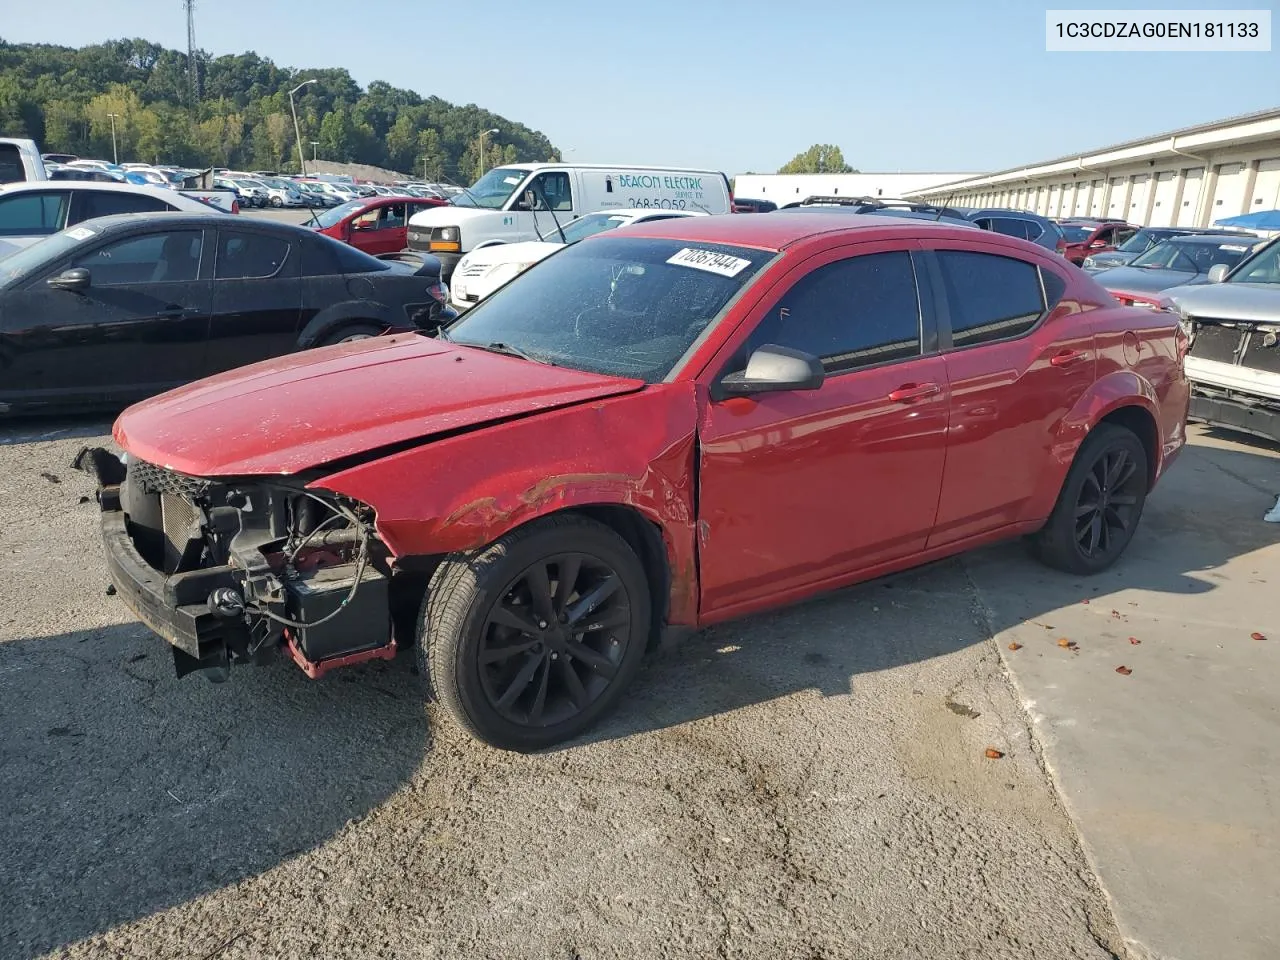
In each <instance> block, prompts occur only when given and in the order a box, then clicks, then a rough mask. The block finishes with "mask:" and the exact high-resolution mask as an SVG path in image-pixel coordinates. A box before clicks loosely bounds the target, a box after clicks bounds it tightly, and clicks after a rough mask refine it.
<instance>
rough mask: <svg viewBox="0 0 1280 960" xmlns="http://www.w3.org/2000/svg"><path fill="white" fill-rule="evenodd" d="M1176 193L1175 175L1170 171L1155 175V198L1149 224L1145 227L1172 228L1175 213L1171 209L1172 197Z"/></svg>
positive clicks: (1176, 182)
mask: <svg viewBox="0 0 1280 960" xmlns="http://www.w3.org/2000/svg"><path fill="white" fill-rule="evenodd" d="M1177 192H1178V181H1177V175H1176V174H1175V173H1174V172H1173V171H1172V170H1168V171H1166V172H1164V173H1157V174H1156V185H1155V197H1154V201H1153V203H1152V204H1151V222H1150V223H1148V224H1147V226H1149V227H1171V226H1173V218H1174V215H1175V214H1176V213H1177V211H1176V210H1174V209H1173V195H1174V194H1175V193H1177Z"/></svg>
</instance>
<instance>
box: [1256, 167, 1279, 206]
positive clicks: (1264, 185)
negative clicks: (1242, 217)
mask: <svg viewBox="0 0 1280 960" xmlns="http://www.w3.org/2000/svg"><path fill="white" fill-rule="evenodd" d="M1262 210H1280V157H1278V158H1276V159H1275V160H1263V161H1262V162H1261V163H1259V164H1258V176H1257V177H1256V178H1255V179H1254V181H1253V199H1252V202H1250V204H1249V213H1258V212H1260V211H1262Z"/></svg>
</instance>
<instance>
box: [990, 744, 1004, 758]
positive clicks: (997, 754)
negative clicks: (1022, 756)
mask: <svg viewBox="0 0 1280 960" xmlns="http://www.w3.org/2000/svg"><path fill="white" fill-rule="evenodd" d="M1003 756H1004V754H1003V753H1001V752H1000V751H999V750H997V749H996V748H995V747H987V759H988V760H999V759H1000V758H1001V757H1003Z"/></svg>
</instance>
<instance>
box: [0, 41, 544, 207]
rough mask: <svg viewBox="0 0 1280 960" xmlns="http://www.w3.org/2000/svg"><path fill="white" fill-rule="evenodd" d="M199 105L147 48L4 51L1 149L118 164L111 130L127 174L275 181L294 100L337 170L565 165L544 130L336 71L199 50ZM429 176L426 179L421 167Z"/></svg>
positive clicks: (2, 47) (177, 66) (8, 47)
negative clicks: (24, 141) (141, 165)
mask: <svg viewBox="0 0 1280 960" xmlns="http://www.w3.org/2000/svg"><path fill="white" fill-rule="evenodd" d="M196 62H197V63H198V65H199V68H200V70H199V72H200V80H201V87H202V90H203V96H202V99H201V101H200V102H199V103H198V104H196V105H192V104H190V103H189V102H188V74H187V54H186V51H185V50H184V51H178V50H168V49H165V48H163V47H162V46H160V45H159V44H154V43H151V42H149V41H146V40H141V39H132V40H130V39H123V40H109V41H107V42H105V43H100V44H93V45H90V46H87V47H81V48H80V49H72V48H70V47H61V46H55V45H53V44H14V43H6V42H4V41H3V40H0V136H25V137H32V138H34V139H36V140H37V141H39V142H40V146H41V149H43V150H46V151H49V152H59V153H62V152H65V153H75V154H79V155H81V156H88V157H110V156H111V120H112V115H114V118H115V127H116V143H117V145H118V148H119V155H120V159H121V160H122V161H125V160H145V161H151V162H155V161H157V160H160V161H167V162H170V163H181V164H185V165H189V166H198V167H206V166H214V165H216V166H226V167H232V168H240V169H246V168H247V169H257V168H259V167H263V168H266V167H270V168H273V169H279V168H281V167H283V166H284V165H285V164H292V163H294V162H295V158H296V156H297V149H296V145H295V144H294V132H293V121H292V117H291V116H290V115H289V91H290V90H291V89H293V88H294V87H296V86H297V85H298V84H299V83H301V82H302V81H303V80H315V81H316V82H315V83H313V84H308V85H307V86H306V87H304V88H303V89H302V90H300V91H299V92H298V93H297V95H296V96H295V100H296V103H297V108H298V121H299V126H300V127H301V128H302V142H303V144H304V147H305V148H306V149H307V151H308V152H309V151H310V141H311V140H318V141H320V144H321V146H320V151H321V154H322V155H323V156H324V157H325V158H326V159H329V160H336V161H340V162H360V163H368V164H373V165H375V166H380V167H389V168H391V169H397V170H401V171H403V172H406V173H407V172H410V171H412V172H413V173H415V174H417V173H419V172H420V171H422V170H423V169H425V170H426V171H427V175H429V176H430V177H431V178H432V179H443V178H445V177H450V178H454V179H464V180H467V181H468V182H469V181H470V180H471V178H472V177H474V175H475V170H476V167H477V166H478V165H479V160H480V157H479V149H478V148H479V145H478V137H479V134H480V132H481V131H482V130H491V129H494V128H497V129H498V130H499V131H500V133H498V134H495V135H490V136H488V137H486V138H485V152H486V154H488V156H487V157H486V158H485V160H486V164H485V165H486V166H487V167H489V166H493V165H494V164H498V163H510V162H513V161H518V160H541V159H544V158H546V157H552V158H554V157H557V156H558V155H559V151H558V150H556V148H555V147H554V146H553V145H552V144H551V142H550V141H549V140H548V139H547V138H546V137H545V136H544V135H543V134H541V133H539V132H538V131H536V130H531V129H529V128H528V127H526V126H524V125H523V124H520V123H517V122H515V121H512V120H509V119H507V118H506V117H500V116H498V115H496V114H493V113H490V112H489V111H487V110H485V109H484V108H482V107H479V106H477V105H475V104H466V105H465V106H457V105H455V104H452V103H448V102H447V101H445V100H441V99H440V98H439V97H425V98H424V97H422V96H419V95H418V94H417V93H414V92H413V91H412V90H403V89H400V88H397V87H393V86H391V85H390V84H388V83H384V82H382V81H374V82H372V83H370V84H369V86H368V87H367V88H365V89H362V88H361V87H360V85H359V84H358V83H357V82H356V81H355V80H354V79H353V78H352V76H351V74H350V73H348V72H347V71H346V70H343V69H341V68H322V69H307V68H303V69H299V70H293V69H285V68H282V67H281V66H278V65H277V64H275V63H273V62H272V61H271V60H267V59H265V58H263V57H260V56H258V55H257V54H255V53H242V54H236V55H229V56H221V57H211V56H210V55H209V54H207V53H205V52H203V51H196ZM424 164H425V167H424Z"/></svg>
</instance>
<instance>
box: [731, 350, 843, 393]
mask: <svg viewBox="0 0 1280 960" xmlns="http://www.w3.org/2000/svg"><path fill="white" fill-rule="evenodd" d="M826 377H827V372H826V370H825V369H824V368H823V366H822V361H821V360H819V359H818V358H817V357H815V356H814V355H813V354H811V353H805V352H804V351H803V350H792V349H791V348H790V347H781V346H778V345H777V344H776V343H766V344H763V345H762V346H760V347H759V348H758V349H757V350H756V351H755V352H754V353H752V354H751V357H750V358H749V359H748V360H747V368H746V369H745V370H739V371H737V372H736V373H730V374H728V375H727V376H725V377H724V378H723V379H722V380H721V381H720V382H719V384H717V387H718V391H717V392H718V393H719V394H720V395H721V396H722V397H738V396H748V395H750V394H755V393H777V392H779V391H782V390H817V389H818V388H819V387H821V386H822V384H823V382H824V381H825V380H826Z"/></svg>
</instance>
